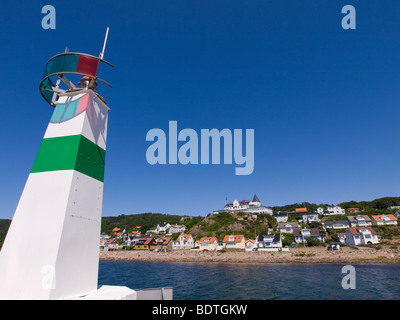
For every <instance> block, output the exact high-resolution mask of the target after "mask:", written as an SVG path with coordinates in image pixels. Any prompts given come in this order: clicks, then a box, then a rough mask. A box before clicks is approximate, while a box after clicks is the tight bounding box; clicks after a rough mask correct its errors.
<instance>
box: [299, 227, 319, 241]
mask: <svg viewBox="0 0 400 320" xmlns="http://www.w3.org/2000/svg"><path fill="white" fill-rule="evenodd" d="M293 235H294V240H295V241H296V242H297V243H306V242H307V238H316V239H318V240H319V241H321V242H325V235H323V234H322V233H320V232H319V230H318V228H303V229H300V228H295V229H293Z"/></svg>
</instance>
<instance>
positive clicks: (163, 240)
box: [150, 237, 173, 251]
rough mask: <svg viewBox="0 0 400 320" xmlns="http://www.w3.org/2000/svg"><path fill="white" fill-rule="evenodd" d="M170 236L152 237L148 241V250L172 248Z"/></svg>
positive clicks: (167, 249)
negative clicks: (151, 239)
mask: <svg viewBox="0 0 400 320" xmlns="http://www.w3.org/2000/svg"><path fill="white" fill-rule="evenodd" d="M172 242H173V241H172V238H171V237H154V238H153V241H151V242H150V250H157V251H169V250H172Z"/></svg>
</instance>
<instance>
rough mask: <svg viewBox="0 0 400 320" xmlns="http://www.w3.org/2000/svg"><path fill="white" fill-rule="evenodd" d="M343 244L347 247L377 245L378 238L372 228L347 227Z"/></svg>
mask: <svg viewBox="0 0 400 320" xmlns="http://www.w3.org/2000/svg"><path fill="white" fill-rule="evenodd" d="M345 243H346V244H347V245H349V246H359V245H363V244H376V243H379V237H378V235H377V234H376V231H375V230H374V229H373V228H372V227H349V228H347V229H346V240H345Z"/></svg>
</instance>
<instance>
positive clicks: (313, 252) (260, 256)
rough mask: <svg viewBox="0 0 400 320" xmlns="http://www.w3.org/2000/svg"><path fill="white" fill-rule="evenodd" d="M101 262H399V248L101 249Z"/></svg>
mask: <svg viewBox="0 0 400 320" xmlns="http://www.w3.org/2000/svg"><path fill="white" fill-rule="evenodd" d="M99 259H100V260H101V261H143V262H177V263H237V264H257V263H258V264H259V263H268V264H283V263H286V264H343V263H346V264H400V250H398V249H390V248H385V249H381V250H376V249H374V248H360V249H358V250H357V249H352V248H349V247H345V248H342V249H341V250H339V251H327V249H326V248H321V247H313V248H292V249H291V250H290V251H289V252H266V251H263V252H245V251H226V252H218V251H211V252H202V251H190V250H179V251H171V252H153V251H138V250H126V251H125V250H116V251H100V255H99Z"/></svg>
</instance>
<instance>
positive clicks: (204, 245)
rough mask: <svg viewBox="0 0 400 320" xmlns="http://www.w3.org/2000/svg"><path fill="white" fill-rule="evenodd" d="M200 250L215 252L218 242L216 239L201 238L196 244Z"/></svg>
mask: <svg viewBox="0 0 400 320" xmlns="http://www.w3.org/2000/svg"><path fill="white" fill-rule="evenodd" d="M196 244H197V246H198V247H199V249H200V250H209V251H214V250H217V245H218V240H217V238H216V237H203V238H201V239H200V240H199V241H197V242H196Z"/></svg>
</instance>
